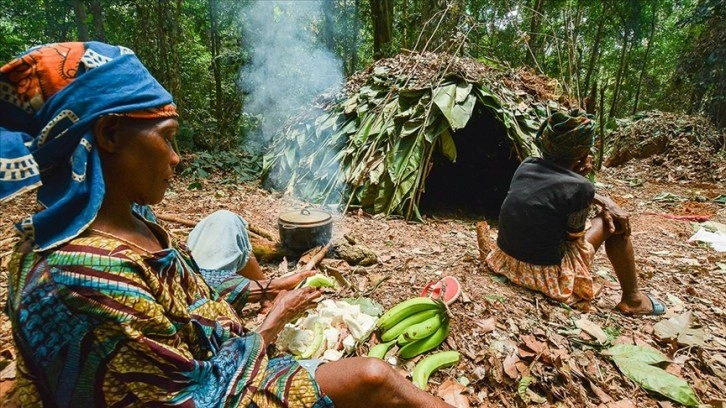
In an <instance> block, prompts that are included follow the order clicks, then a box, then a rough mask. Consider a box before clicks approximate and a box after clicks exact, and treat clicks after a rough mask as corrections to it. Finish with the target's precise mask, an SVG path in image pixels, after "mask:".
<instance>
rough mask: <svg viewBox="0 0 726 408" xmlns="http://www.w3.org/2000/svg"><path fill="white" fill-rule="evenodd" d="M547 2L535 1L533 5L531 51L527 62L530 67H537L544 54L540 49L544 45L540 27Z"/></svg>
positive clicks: (530, 26) (526, 58)
mask: <svg viewBox="0 0 726 408" xmlns="http://www.w3.org/2000/svg"><path fill="white" fill-rule="evenodd" d="M544 2H545V0H534V4H532V17H531V18H530V19H529V37H530V40H529V49H528V50H527V55H526V57H525V61H527V64H528V65H530V66H535V65H537V58H538V57H539V56H540V54H541V53H542V52H541V51H540V48H541V47H542V44H543V43H544V42H543V41H542V36H541V35H540V32H539V31H540V26H541V21H542V9H543V8H544Z"/></svg>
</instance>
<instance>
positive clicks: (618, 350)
mask: <svg viewBox="0 0 726 408" xmlns="http://www.w3.org/2000/svg"><path fill="white" fill-rule="evenodd" d="M603 354H604V355H606V356H610V357H613V358H616V357H618V358H624V359H630V360H634V361H639V362H641V363H645V364H651V365H653V364H661V363H667V362H669V361H670V360H668V359H667V358H666V357H665V356H664V355H663V354H661V353H660V352H659V351H658V350H656V349H654V348H652V347H641V346H634V345H632V344H617V345H615V346H613V347H610V348H609V349H606V350H604V351H603Z"/></svg>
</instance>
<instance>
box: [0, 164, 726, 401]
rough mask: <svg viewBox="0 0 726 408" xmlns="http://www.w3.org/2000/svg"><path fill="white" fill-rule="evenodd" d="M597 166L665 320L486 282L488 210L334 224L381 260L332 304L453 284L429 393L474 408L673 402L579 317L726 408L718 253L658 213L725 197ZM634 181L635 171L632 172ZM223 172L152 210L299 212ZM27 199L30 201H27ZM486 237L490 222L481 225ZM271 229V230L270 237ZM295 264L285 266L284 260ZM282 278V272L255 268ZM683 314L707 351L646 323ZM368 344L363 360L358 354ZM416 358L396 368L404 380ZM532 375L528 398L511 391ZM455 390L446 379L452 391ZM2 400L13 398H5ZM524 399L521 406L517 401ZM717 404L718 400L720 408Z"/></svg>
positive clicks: (4, 325) (400, 296)
mask: <svg viewBox="0 0 726 408" xmlns="http://www.w3.org/2000/svg"><path fill="white" fill-rule="evenodd" d="M637 170H638V169H635V170H632V169H631V170H628V171H622V170H619V171H617V172H614V171H609V170H607V169H606V170H605V171H604V172H603V173H601V174H600V175H599V177H598V186H600V191H601V192H602V193H604V194H606V195H609V196H611V197H612V198H613V199H615V200H616V201H617V202H619V203H620V204H621V205H622V206H623V207H624V208H625V209H627V210H629V211H630V213H631V216H632V224H633V242H634V246H635V252H636V259H637V263H638V266H639V268H640V279H641V285H642V287H643V288H645V289H646V290H647V291H648V292H649V293H651V294H653V295H654V296H656V297H657V298H658V299H660V300H662V301H663V302H664V304H665V305H666V307H667V308H668V312H667V314H666V315H665V316H659V317H625V316H622V315H620V314H618V313H614V312H613V310H612V309H613V307H614V306H615V304H616V303H617V301H618V296H619V290H618V289H617V288H614V287H606V288H605V289H604V291H603V293H602V294H601V295H600V296H599V298H598V299H597V300H596V301H595V302H594V304H593V305H592V307H591V308H590V310H589V311H587V312H585V311H580V310H575V309H572V308H569V307H567V306H565V305H563V304H560V303H557V302H554V301H551V300H548V299H547V298H545V297H543V296H542V295H539V294H536V293H534V292H531V291H529V290H526V289H522V288H519V287H516V286H513V285H512V284H510V283H508V282H505V281H504V280H503V279H501V278H499V277H497V276H495V275H494V274H492V273H491V271H489V270H488V269H487V268H486V267H484V266H483V265H482V262H481V261H480V258H479V251H478V247H477V240H476V231H475V223H476V222H477V221H480V220H482V219H483V217H484V216H483V215H477V214H471V213H467V214H465V213H457V212H455V211H454V212H451V211H449V212H447V213H437V214H428V215H426V222H425V223H410V222H406V221H405V220H402V219H385V218H383V217H380V216H371V215H369V214H366V213H364V212H362V211H360V210H358V209H354V208H353V209H350V210H349V211H348V213H347V214H345V215H344V216H338V217H336V219H335V222H334V239H341V238H342V236H343V234H347V235H348V236H349V237H352V238H353V239H355V241H356V242H357V244H358V245H363V246H365V247H367V248H369V249H371V250H373V251H374V252H375V253H376V255H377V257H378V261H377V263H375V264H374V265H372V266H368V267H362V266H353V267H349V266H347V265H342V264H341V262H340V261H332V260H331V261H327V260H326V262H337V263H336V265H337V268H339V269H340V270H342V271H343V272H344V273H345V274H346V276H347V278H348V279H349V280H350V281H351V282H352V283H353V286H354V289H345V290H342V291H340V292H339V293H336V294H333V295H331V296H333V297H347V296H351V295H354V294H365V295H367V296H369V297H370V298H372V299H373V300H375V301H377V302H379V303H381V304H382V305H383V306H384V307H386V308H387V307H390V306H392V305H393V304H395V303H398V302H399V301H402V300H404V299H406V298H408V297H412V296H417V295H418V294H419V293H420V290H421V288H422V287H423V286H424V285H425V284H426V283H428V282H429V281H432V280H436V279H438V278H439V277H441V276H445V275H453V276H456V277H457V278H458V279H459V280H460V281H461V283H462V286H463V289H464V293H465V295H464V296H463V297H462V298H460V300H459V301H457V302H455V303H454V304H453V305H452V306H451V308H450V311H451V317H452V330H451V334H450V335H449V337H448V339H447V341H446V343H445V344H444V345H442V346H441V348H443V349H455V350H458V351H460V352H461V353H462V360H461V362H460V363H459V364H458V365H457V366H455V367H453V368H449V369H445V370H443V371H440V372H438V373H436V374H435V375H434V376H433V377H432V381H431V382H430V383H429V390H430V391H431V392H433V393H437V392H440V391H441V389H442V388H443V387H441V386H440V384H442V383H445V382H446V380H448V379H451V378H455V379H459V380H460V382H464V383H465V384H466V387H465V389H464V390H463V391H461V392H462V396H463V398H464V399H465V400H466V401H467V402H468V404H469V405H470V406H472V407H488V406H504V407H521V406H525V405H532V406H537V405H540V406H543V407H544V406H567V407H592V406H604V407H633V406H637V407H669V406H676V405H677V404H676V403H672V402H670V401H669V400H667V399H665V398H663V397H658V396H657V395H655V394H652V393H648V392H647V391H645V390H643V389H642V388H641V387H639V386H638V385H637V384H635V383H634V382H632V381H630V380H629V379H627V378H626V377H624V376H623V375H622V374H621V373H620V372H619V371H618V369H617V368H616V366H615V365H614V364H613V363H612V362H611V361H610V360H609V359H608V358H606V357H605V356H603V355H601V354H600V350H601V349H602V346H601V345H599V344H598V343H597V342H596V341H595V340H594V338H592V337H591V336H589V335H587V334H586V333H585V332H584V331H580V330H578V329H577V327H576V326H575V323H574V322H575V321H577V320H581V319H586V320H588V321H590V322H592V323H593V324H594V325H595V326H599V327H600V328H602V329H603V330H604V331H605V332H607V333H610V334H612V335H613V336H614V337H615V338H616V339H615V340H614V343H616V344H619V343H624V344H636V345H648V346H652V347H655V348H657V349H658V350H660V351H661V352H662V353H663V354H665V355H666V356H668V357H669V358H670V359H671V360H672V363H670V364H669V365H668V367H667V371H669V372H671V373H673V374H676V375H677V376H680V377H681V378H684V379H685V380H686V381H687V382H688V383H689V384H690V385H691V387H692V388H693V389H694V391H695V392H696V394H697V396H698V397H699V399H700V400H701V402H702V403H710V404H711V405H713V406H724V404H725V403H726V402H724V401H726V358H725V357H726V324H724V323H725V321H726V297H725V296H724V289H726V253H718V252H716V251H714V250H713V249H712V248H710V247H708V246H706V245H704V244H698V243H689V242H687V240H688V238H689V237H690V236H691V235H692V234H693V233H694V229H693V227H692V225H691V223H690V222H689V221H686V220H680V219H673V218H669V217H668V216H667V215H666V216H664V215H663V214H670V215H676V216H680V215H691V216H692V215H705V216H708V217H709V218H710V220H712V221H715V222H720V223H726V205H724V204H719V203H717V202H715V201H713V200H714V199H715V198H716V197H718V196H719V195H722V194H726V186H724V184H723V183H720V184H712V183H698V182H655V181H650V180H649V179H648V172H647V171H642V170H643V169H642V168H641V169H640V170H641V171H640V172H638V171H637ZM636 173H637V174H636ZM219 180H221V177H218V176H217V177H212V178H211V179H207V180H203V181H202V189H198V190H188V189H187V185H189V184H190V183H191V180H190V179H187V178H183V177H178V178H177V179H176V180H175V182H174V185H173V188H172V190H171V191H170V192H169V193H168V194H167V197H166V199H165V201H164V202H163V203H162V204H160V205H158V206H157V207H155V211H156V212H157V213H169V214H175V215H177V216H180V217H183V218H185V219H188V220H191V221H198V220H200V219H201V218H202V217H203V216H204V215H206V214H209V213H211V212H213V211H215V210H217V209H229V210H232V211H236V212H238V213H239V214H241V215H242V216H243V217H245V218H246V219H247V220H248V221H249V222H250V223H251V224H252V225H254V226H256V227H258V228H262V229H265V230H268V231H271V232H275V231H276V228H277V216H278V214H279V213H280V212H281V211H282V210H285V209H287V208H291V207H295V206H296V205H299V203H295V202H294V201H292V200H289V199H286V198H282V197H280V196H279V195H278V194H276V193H269V192H267V191H264V190H262V189H260V188H259V187H258V186H257V185H255V184H247V185H225V184H221V183H220V182H219ZM28 197H30V196H28ZM26 201H28V202H27V203H21V200H16V202H14V203H12V204H10V205H4V206H3V207H2V208H1V209H0V210H1V212H2V214H1V216H0V217H1V219H0V221H1V224H0V233H1V234H2V235H0V302H2V305H3V307H4V303H5V300H6V297H7V263H8V260H9V255H10V252H11V250H12V245H13V242H14V240H15V238H14V235H13V227H12V223H11V221H15V220H18V219H19V218H20V216H21V215H24V214H27V213H29V211H31V209H32V204H30V203H29V201H30V198H28V199H26ZM488 221H489V223H490V225H491V226H492V229H491V236H490V238H491V239H494V238H495V237H496V220H495V219H489V220H488ZM165 225H166V226H167V227H168V228H169V229H171V230H172V231H173V232H174V233H175V234H177V235H179V236H182V237H183V236H185V235H186V234H188V232H189V230H190V228H188V227H185V226H182V225H179V224H175V223H165ZM275 234H276V232H275ZM290 261H294V260H290ZM263 267H264V268H265V270H266V271H267V272H269V273H270V274H273V275H274V274H278V273H280V270H281V269H284V268H280V265H279V264H278V263H271V264H265V265H263ZM593 272H594V273H596V274H598V275H600V276H602V277H605V278H606V279H610V280H612V279H613V276H614V275H613V272H612V268H611V267H610V265H609V263H608V262H607V258H606V257H605V255H604V251H603V250H601V251H600V252H598V254H597V257H596V262H595V265H594V267H593ZM686 311H690V312H692V314H693V316H694V317H695V321H696V322H697V324H699V325H701V326H702V327H703V329H704V331H705V336H704V338H705V342H704V344H703V345H702V346H685V347H684V346H679V345H677V344H675V343H674V342H670V343H669V342H662V341H658V340H657V339H656V336H655V334H654V329H653V325H654V324H655V323H657V322H659V321H661V320H664V319H667V318H669V317H672V316H675V315H677V314H681V313H683V312H686ZM10 332H11V329H10V324H9V322H8V319H7V317H6V316H5V315H4V314H3V315H2V317H1V318H0V394H2V401H4V402H5V403H6V404H8V405H5V404H1V405H2V406H10V404H12V385H13V383H14V378H15V372H14V356H15V353H14V351H13V349H12V345H11V334H10ZM366 350H367V345H362V346H361V347H360V348H359V350H358V352H359V353H365V351H366ZM414 362H415V360H414V361H413V362H408V363H403V365H402V368H403V370H402V372H403V371H405V370H408V371H410V369H411V368H412V366H413V363H414ZM523 377H530V378H532V380H531V382H530V384H529V391H526V387H525V388H524V389H522V390H521V391H522V392H521V395H522V396H520V394H518V392H517V386H518V384H519V383H520V379H521V378H523ZM449 384H450V383H449ZM8 395H10V397H9V396H8ZM523 396H524V399H527V400H528V403H525V402H524V401H523ZM719 404H720V405H719Z"/></svg>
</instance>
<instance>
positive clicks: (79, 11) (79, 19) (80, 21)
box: [73, 0, 90, 42]
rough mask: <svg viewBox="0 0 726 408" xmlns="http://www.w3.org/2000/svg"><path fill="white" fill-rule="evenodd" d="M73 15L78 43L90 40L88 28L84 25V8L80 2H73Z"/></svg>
mask: <svg viewBox="0 0 726 408" xmlns="http://www.w3.org/2000/svg"><path fill="white" fill-rule="evenodd" d="M73 15H74V16H75V20H76V27H77V28H78V41H83V42H86V41H88V40H90V38H89V37H88V26H87V25H86V7H85V6H84V5H83V3H81V0H73Z"/></svg>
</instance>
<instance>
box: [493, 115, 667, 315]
mask: <svg viewBox="0 0 726 408" xmlns="http://www.w3.org/2000/svg"><path fill="white" fill-rule="evenodd" d="M594 128H595V122H594V121H593V120H592V118H591V117H590V116H588V115H585V114H584V113H581V112H579V111H573V112H570V113H569V114H566V113H562V112H557V113H554V114H553V115H552V116H550V117H549V118H548V119H547V120H545V121H544V122H543V123H542V125H541V126H540V128H539V131H538V132H537V136H536V138H535V143H536V144H537V145H538V147H539V148H540V151H541V152H542V157H541V158H539V157H530V158H527V159H525V160H524V161H523V162H522V163H521V164H520V166H519V168H518V169H517V171H516V172H515V173H514V176H513V177H512V181H511V184H510V186H509V192H508V193H507V197H506V198H505V199H504V202H503V203H502V207H501V211H500V213H499V235H498V237H497V242H496V245H495V246H494V248H493V250H492V251H491V252H490V253H489V255H488V256H487V264H488V265H489V267H490V268H491V269H492V270H494V271H495V272H496V273H499V274H501V275H504V276H506V277H507V278H509V279H510V280H511V281H512V282H514V283H516V284H518V285H521V286H524V287H527V288H530V289H533V290H537V291H540V292H542V293H544V294H545V295H547V296H549V297H550V298H553V299H555V300H558V301H561V302H565V303H570V304H572V303H578V302H581V301H584V302H586V303H589V302H590V301H591V300H593V299H594V298H595V296H597V294H598V293H599V292H600V289H601V286H600V285H599V284H598V283H597V282H596V281H595V280H593V277H592V275H591V273H590V266H591V264H592V260H593V257H594V255H595V252H596V251H597V249H598V248H599V247H600V246H601V245H602V244H603V243H604V244H605V251H606V253H607V256H608V259H609V260H610V262H611V264H612V266H613V269H614V270H615V274H616V275H617V278H618V280H619V281H620V286H621V288H622V291H623V292H622V297H621V300H620V303H618V305H617V306H616V310H618V311H620V312H621V313H623V314H662V313H664V312H665V310H664V307H663V305H661V304H660V303H659V302H658V301H657V300H656V299H655V298H653V297H651V296H649V295H646V294H644V293H642V292H641V291H640V289H639V288H638V280H637V269H636V265H635V256H634V254H633V245H632V243H631V241H630V221H629V219H628V214H627V212H625V211H624V210H623V209H622V208H620V207H619V206H618V205H617V204H615V202H613V201H612V200H611V199H609V198H607V197H603V196H601V195H599V194H597V193H595V188H594V186H593V185H592V183H591V182H590V181H589V180H588V179H587V178H585V176H586V175H587V174H589V173H590V171H592V156H590V150H591V149H592V146H593V134H594V132H593V129H594ZM593 203H594V204H597V205H600V206H601V207H602V211H601V212H600V213H599V214H598V215H597V216H596V217H595V218H593V219H591V220H588V216H589V211H590V205H591V204H593ZM588 224H589V228H588Z"/></svg>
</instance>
